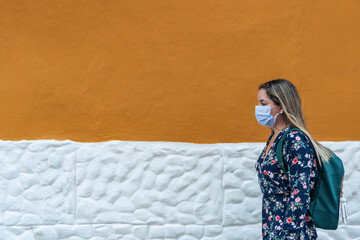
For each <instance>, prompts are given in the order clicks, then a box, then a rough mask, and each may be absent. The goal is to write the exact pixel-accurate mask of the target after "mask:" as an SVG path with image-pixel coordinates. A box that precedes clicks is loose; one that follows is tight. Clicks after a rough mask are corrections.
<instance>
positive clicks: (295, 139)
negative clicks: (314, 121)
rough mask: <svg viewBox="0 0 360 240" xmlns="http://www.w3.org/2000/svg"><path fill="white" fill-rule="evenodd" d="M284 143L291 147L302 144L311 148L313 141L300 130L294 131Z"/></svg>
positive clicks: (286, 137)
mask: <svg viewBox="0 0 360 240" xmlns="http://www.w3.org/2000/svg"><path fill="white" fill-rule="evenodd" d="M284 142H285V143H287V144H286V145H288V146H289V147H290V146H291V145H293V144H301V145H305V146H311V145H312V144H311V141H310V139H309V138H308V136H307V135H306V134H305V133H304V132H303V131H301V130H300V129H292V130H291V131H290V132H288V133H287V134H286V136H285V137H284Z"/></svg>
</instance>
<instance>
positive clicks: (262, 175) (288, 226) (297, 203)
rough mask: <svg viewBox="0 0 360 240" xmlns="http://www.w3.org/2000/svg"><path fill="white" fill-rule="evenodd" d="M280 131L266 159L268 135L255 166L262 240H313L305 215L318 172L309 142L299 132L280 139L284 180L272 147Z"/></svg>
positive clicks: (309, 221) (275, 142)
mask: <svg viewBox="0 0 360 240" xmlns="http://www.w3.org/2000/svg"><path fill="white" fill-rule="evenodd" d="M288 129H289V127H286V128H284V129H283V130H282V131H281V132H280V133H279V134H278V136H276V138H275V140H274V143H273V144H272V145H271V147H270V149H269V151H268V153H267V155H266V156H265V151H266V148H267V146H268V144H269V142H270V139H271V137H272V136H273V134H274V133H272V134H271V135H270V137H269V139H268V141H267V143H266V145H265V147H264V149H263V151H262V153H261V154H260V157H259V159H258V160H257V162H256V165H255V168H256V171H257V174H258V179H259V185H260V190H261V192H262V193H263V199H262V200H263V201H262V236H263V239H266V240H299V239H300V240H314V239H317V233H316V229H315V226H314V223H313V222H312V219H311V216H310V215H309V213H308V209H309V203H310V190H311V189H313V188H314V187H315V183H316V180H317V179H318V176H319V175H318V170H317V164H316V159H315V156H314V150H313V147H312V145H311V142H310V141H309V140H308V139H307V138H306V135H305V134H304V133H303V132H301V131H290V132H289V133H288V134H287V135H286V136H285V138H284V142H283V156H284V161H285V162H284V164H285V165H286V166H287V170H288V176H289V179H288V178H287V176H286V175H285V172H284V171H283V169H282V168H280V167H279V166H278V159H277V157H276V147H277V144H278V142H279V140H280V138H281V136H282V135H283V134H284V133H285V132H286V131H287V130H288Z"/></svg>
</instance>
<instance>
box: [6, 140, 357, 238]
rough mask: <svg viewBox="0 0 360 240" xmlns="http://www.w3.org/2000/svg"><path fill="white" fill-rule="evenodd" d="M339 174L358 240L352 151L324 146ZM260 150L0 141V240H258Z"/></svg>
mask: <svg viewBox="0 0 360 240" xmlns="http://www.w3.org/2000/svg"><path fill="white" fill-rule="evenodd" d="M323 144H324V145H326V146H329V147H330V148H332V149H333V150H334V152H335V153H337V154H338V155H339V156H340V157H341V158H342V159H343V161H344V164H345V171H346V177H345V183H344V192H345V195H346V197H347V200H348V209H349V213H350V216H349V222H348V224H346V225H344V224H341V225H340V226H339V228H338V229H337V230H336V231H323V230H318V233H319V238H320V239H323V240H325V239H334V240H335V239H336V240H341V239H344V240H345V239H346V240H347V239H360V205H359V204H358V203H359V200H360V196H359V194H358V190H359V189H360V181H358V179H360V167H359V164H358V160H359V159H360V142H323ZM263 147H264V143H238V144H191V143H169V142H124V141H110V142H100V143H78V142H72V141H55V140H37V141H0V164H1V166H2V168H1V169H0V179H1V181H0V239H4V240H13V239H21V240H52V239H74V240H75V239H76V240H79V239H91V240H98V239H141V240H142V239H151V240H159V239H182V240H192V239H202V240H205V239H224V240H232V239H234V240H235V239H236V240H239V239H249V240H252V239H260V236H261V224H260V222H261V194H260V189H259V186H258V183H257V176H256V173H255V169H254V164H255V161H256V159H257V157H258V156H259V154H260V152H261V150H262V148H263Z"/></svg>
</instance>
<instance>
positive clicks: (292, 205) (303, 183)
mask: <svg viewBox="0 0 360 240" xmlns="http://www.w3.org/2000/svg"><path fill="white" fill-rule="evenodd" d="M283 156H284V159H285V161H286V166H287V167H288V176H289V186H288V187H289V189H290V196H289V197H288V201H287V204H286V207H285V208H286V209H285V218H284V219H283V231H284V235H285V239H289V240H290V239H298V236H299V234H300V230H301V228H302V227H303V226H304V223H305V221H306V220H305V215H306V213H307V210H308V208H309V203H310V190H311V174H312V169H313V167H314V150H313V148H312V146H311V145H310V144H309V143H308V142H307V141H306V138H305V134H304V133H302V132H299V131H292V132H290V133H289V134H287V136H286V137H285V139H284V145H283Z"/></svg>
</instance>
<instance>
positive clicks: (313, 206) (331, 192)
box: [276, 128, 345, 230]
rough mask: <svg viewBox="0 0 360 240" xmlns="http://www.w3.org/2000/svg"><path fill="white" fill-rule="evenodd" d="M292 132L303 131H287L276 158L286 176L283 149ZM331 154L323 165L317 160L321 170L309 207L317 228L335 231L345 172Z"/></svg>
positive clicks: (296, 129) (336, 158)
mask: <svg viewBox="0 0 360 240" xmlns="http://www.w3.org/2000/svg"><path fill="white" fill-rule="evenodd" d="M290 131H301V130H300V129H298V128H290V129H289V130H287V131H286V132H285V133H284V134H283V136H282V137H281V138H280V140H279V143H278V145H277V148H276V157H277V159H278V161H279V166H280V167H281V168H283V170H284V172H285V174H286V176H288V175H289V174H288V171H287V169H286V167H285V166H284V159H283V155H282V147H283V141H284V137H285V136H286V134H288V132H290ZM305 136H306V134H305ZM308 140H309V139H308ZM309 141H310V140H309ZM310 144H311V142H310ZM311 146H312V144H311ZM330 151H331V150H330ZM331 153H332V157H331V158H330V159H329V161H328V162H323V163H322V164H321V165H320V164H319V160H318V159H316V161H317V165H318V167H319V168H320V169H319V178H318V184H317V187H316V188H315V189H313V190H311V192H310V199H311V202H310V205H309V213H310V216H311V217H312V219H313V222H314V224H315V226H316V227H319V228H323V229H332V230H335V229H337V227H338V222H339V207H340V197H341V195H342V183H343V180H344V173H345V170H344V166H343V163H342V161H341V159H340V158H339V157H338V156H336V155H335V154H334V152H332V151H331ZM315 156H316V155H315ZM288 179H289V177H288Z"/></svg>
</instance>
